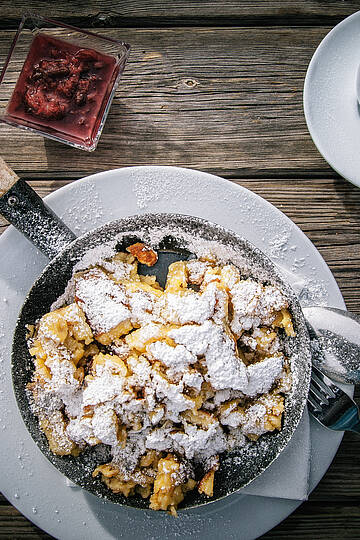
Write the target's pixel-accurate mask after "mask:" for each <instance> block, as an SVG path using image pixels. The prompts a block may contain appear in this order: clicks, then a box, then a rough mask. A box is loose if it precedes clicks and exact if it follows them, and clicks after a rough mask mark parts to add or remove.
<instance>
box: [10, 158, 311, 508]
mask: <svg viewBox="0 0 360 540" xmlns="http://www.w3.org/2000/svg"><path fill="white" fill-rule="evenodd" d="M4 177H5V180H6V181H7V184H6V186H5V181H4ZM14 182H15V183H14ZM12 184H13V185H12ZM1 188H3V193H2V192H1ZM1 195H2V196H1ZM0 213H1V214H2V215H4V216H5V217H6V218H7V219H8V220H9V221H11V222H12V223H13V224H14V225H15V226H16V227H17V228H19V229H20V230H21V232H23V233H24V234H25V235H26V236H27V237H28V238H30V240H31V241H32V242H33V243H34V244H35V245H36V246H37V247H38V248H39V249H40V250H41V251H42V252H44V253H45V254H46V255H47V256H48V257H49V258H50V259H51V261H50V263H49V264H48V265H47V266H46V268H45V269H44V271H43V272H42V273H41V275H40V276H39V278H38V279H37V281H36V282H35V283H34V285H33V287H32V288H31V290H30V292H29V293H28V295H27V297H26V299H25V302H24V305H23V307H22V309H21V312H20V315H19V318H18V321H17V324H16V328H15V333H14V341H13V350H12V375H13V387H14V392H15V396H16V400H17V403H18V407H19V410H20V412H21V414H22V417H23V420H24V422H25V425H26V427H27V429H28V431H29V432H30V434H31V436H32V438H33V439H34V441H35V443H36V444H37V445H38V447H39V448H40V450H41V451H42V453H43V454H44V455H45V456H46V457H47V458H48V460H49V461H50V462H51V463H52V464H53V465H54V466H55V467H56V468H57V469H58V470H59V471H60V472H62V473H63V474H64V475H66V476H67V477H68V478H69V479H70V480H72V481H73V482H75V483H76V484H77V485H79V486H81V487H82V488H85V489H86V490H87V491H89V492H90V493H92V494H94V495H97V496H99V497H102V498H104V499H107V500H109V501H112V502H115V503H118V504H123V505H127V506H133V507H136V508H148V504H149V503H148V500H146V499H145V500H144V499H142V498H141V497H140V496H134V497H129V498H125V497H124V496H122V495H121V494H114V493H112V492H111V491H110V490H109V489H108V488H107V487H106V486H105V485H104V484H103V483H102V482H101V481H100V480H99V479H97V478H95V479H94V478H92V476H91V472H92V470H93V469H94V468H95V466H96V465H98V464H100V463H105V462H107V461H109V458H110V456H109V454H108V451H107V447H106V446H105V445H98V446H95V447H94V448H90V449H89V450H86V451H85V452H83V454H81V455H80V456H79V457H77V458H74V457H72V456H65V457H59V456H56V455H54V454H52V452H51V451H50V450H49V447H48V443H47V440H46V437H45V435H44V434H43V433H42V432H41V431H40V429H39V426H38V421H37V418H36V417H35V416H34V415H33V413H32V412H31V410H30V407H29V402H28V399H27V396H26V392H25V389H26V385H27V383H28V382H29V381H30V380H31V376H32V373H33V369H34V368H33V363H32V360H31V357H30V355H29V352H28V348H27V345H26V325H27V324H33V323H35V321H36V320H37V319H38V318H40V317H41V316H42V315H43V314H44V313H46V312H48V311H49V310H50V307H51V305H52V303H53V302H54V301H55V300H56V299H57V298H58V297H59V296H60V295H61V294H62V293H63V292H64V289H65V286H66V284H67V282H68V280H69V279H70V278H71V275H72V269H73V267H74V265H75V264H76V263H77V262H78V261H80V260H81V259H82V257H83V256H84V254H86V253H87V252H88V250H89V249H91V248H94V247H96V246H99V245H104V244H106V243H108V242H110V243H113V244H116V245H117V249H119V250H121V251H122V250H123V249H124V248H125V247H126V246H127V245H130V244H132V243H133V242H134V241H135V240H137V241H144V242H146V243H147V244H150V245H152V247H153V248H155V249H157V250H159V251H158V253H159V261H158V263H157V264H156V265H155V266H153V267H152V268H150V269H148V270H147V271H148V273H151V274H154V273H155V274H156V275H157V276H158V279H159V281H160V283H161V282H163V281H164V276H165V275H166V271H167V267H168V265H169V264H170V263H171V262H173V261H175V260H185V259H189V258H192V257H193V253H192V251H193V250H194V243H193V241H194V242H195V244H196V242H197V241H198V240H199V239H201V240H202V241H207V242H215V243H216V245H218V246H220V247H222V248H225V250H226V253H227V254H228V257H229V261H231V262H233V263H234V264H236V266H238V267H239V268H240V270H242V272H243V273H244V275H250V276H253V277H255V278H260V279H262V281H265V282H267V283H272V284H275V285H277V286H279V287H280V288H281V290H282V291H283V292H284V293H285V295H286V296H287V298H288V299H289V303H290V311H291V314H292V317H293V321H294V327H295V331H296V338H295V339H294V338H293V339H286V338H285V347H286V349H287V352H288V354H289V355H290V357H291V369H292V373H293V375H294V377H293V386H292V390H291V393H290V394H289V395H288V396H287V397H286V400H285V401H286V405H285V413H284V418H283V428H282V430H281V431H280V432H274V433H268V434H265V435H263V436H262V437H261V438H260V439H259V440H258V441H257V442H256V443H251V442H249V443H248V444H247V445H246V446H244V447H242V448H240V449H238V450H236V451H234V452H232V453H231V454H229V453H225V454H224V455H222V456H221V465H220V469H219V471H218V472H217V473H216V477H215V478H216V481H215V490H214V496H213V497H212V498H211V499H208V498H206V497H205V496H202V495H199V494H198V493H197V491H196V490H194V491H193V492H190V493H189V494H187V496H186V498H185V500H184V502H183V503H182V505H181V507H182V508H191V507H196V506H200V505H203V504H206V503H208V502H212V501H215V500H218V499H221V498H222V497H225V496H226V495H229V494H231V493H233V492H235V491H237V490H239V489H241V488H242V487H244V486H246V485H247V484H248V483H249V482H251V481H252V480H254V479H255V478H256V477H257V476H259V475H260V474H261V473H262V472H263V471H264V470H265V469H266V468H267V467H268V466H269V465H270V464H271V463H272V462H273V461H274V460H275V459H276V458H277V457H278V456H279V455H280V453H281V452H282V451H283V449H284V448H285V447H286V445H287V444H288V442H289V441H290V439H291V437H292V435H293V433H294V431H295V429H296V427H297V425H298V423H299V421H300V419H301V416H302V414H303V411H304V407H305V404H306V401H307V394H308V387H309V381H310V375H311V350H310V338H309V334H308V330H307V326H306V322H305V319H304V316H303V313H302V310H301V307H300V304H299V302H298V300H297V298H296V296H295V294H294V292H293V291H292V289H291V288H290V287H289V286H288V285H287V284H286V283H284V282H283V280H282V278H281V276H280V274H279V272H278V270H277V269H276V267H275V266H274V265H273V264H272V262H271V261H270V260H269V259H268V258H267V257H266V256H265V255H264V254H263V253H262V252H261V251H260V250H258V249H257V248H255V247H254V246H253V245H251V244H250V243H249V242H248V241H246V240H244V239H243V238H241V237H240V236H238V235H237V234H235V233H234V232H232V231H229V230H226V229H224V228H223V227H220V226H219V225H216V224H214V223H210V222H208V221H205V220H203V219H200V218H197V217H191V216H184V215H176V214H145V215H137V216H131V217H127V218H123V219H119V220H117V221H113V222H110V223H108V224H106V225H104V226H102V227H99V228H97V229H95V230H93V231H91V232H89V233H87V234H85V235H83V236H81V237H79V238H75V235H74V234H73V233H72V232H71V231H70V230H69V229H68V228H67V227H66V226H65V225H64V224H63V223H62V222H61V221H60V219H59V218H57V216H55V214H53V212H52V211H51V210H50V209H48V208H47V207H46V206H45V205H44V203H43V202H42V201H41V199H40V198H39V197H38V196H37V195H36V194H35V192H33V190H32V189H31V188H30V187H29V186H28V185H27V184H26V183H25V182H23V181H22V180H18V178H17V177H16V175H15V173H13V172H12V171H10V170H9V169H5V173H4V174H3V175H2V179H1V176H0ZM164 231H165V234H164ZM154 238H156V239H157V240H156V241H154ZM223 251H224V249H223ZM144 270H145V269H144V268H142V267H141V265H140V272H141V271H144Z"/></svg>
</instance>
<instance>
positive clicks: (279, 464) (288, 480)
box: [239, 409, 311, 501]
mask: <svg viewBox="0 0 360 540" xmlns="http://www.w3.org/2000/svg"><path fill="white" fill-rule="evenodd" d="M310 452H311V440H310V423H309V413H308V411H307V409H306V410H305V411H304V414H303V417H302V419H301V421H300V423H299V425H298V427H297V429H296V431H295V433H294V435H293V437H292V439H291V441H290V442H289V444H288V446H287V447H286V448H285V450H283V452H282V453H281V454H280V456H279V457H278V458H277V459H276V460H275V461H274V463H272V465H270V467H269V468H268V469H266V471H264V472H263V473H262V475H261V476H259V477H258V478H256V479H255V480H253V481H252V482H251V483H250V484H249V485H248V486H247V487H245V488H244V489H242V490H241V491H240V492H239V493H241V494H244V495H257V496H261V497H278V498H281V499H295V500H299V501H304V500H306V499H307V497H308V492H309V475H310Z"/></svg>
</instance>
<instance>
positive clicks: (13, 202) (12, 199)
mask: <svg viewBox="0 0 360 540" xmlns="http://www.w3.org/2000/svg"><path fill="white" fill-rule="evenodd" d="M18 202H19V199H18V198H17V197H15V195H10V197H9V198H8V200H7V203H8V205H9V206H16V205H17V203H18Z"/></svg>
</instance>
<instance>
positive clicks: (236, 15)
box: [0, 0, 359, 28]
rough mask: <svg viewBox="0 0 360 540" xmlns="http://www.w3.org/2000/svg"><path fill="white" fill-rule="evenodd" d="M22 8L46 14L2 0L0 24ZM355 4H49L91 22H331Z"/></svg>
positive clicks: (62, 14) (58, 12) (42, 7)
mask: <svg viewBox="0 0 360 540" xmlns="http://www.w3.org/2000/svg"><path fill="white" fill-rule="evenodd" d="M25 9H30V10H33V11H36V12H37V13H39V14H41V15H43V16H49V15H50V13H49V2H47V1H46V0H45V1H44V0H40V1H35V0H29V1H27V2H25V1H24V0H13V1H12V2H3V5H2V6H1V11H2V17H1V22H0V26H1V27H3V28H6V27H10V26H15V25H16V24H17V21H18V19H19V18H20V17H21V14H22V12H23V11H24V10H25ZM358 9H359V2H358V1H356V0H347V1H346V2H343V1H342V2H339V1H334V0H332V1H328V2H326V3H324V2H323V1H321V0H309V1H307V2H296V1H294V0H285V1H281V0H275V1H271V0H263V1H261V0H256V1H252V0H247V1H243V0H242V1H241V2H239V1H236V0H222V1H221V2H220V1H217V2H214V1H201V2H199V1H198V0H172V1H170V0H169V1H167V0H165V1H159V0H154V1H152V2H151V3H149V2H144V1H143V0H132V1H131V2H128V1H126V0H118V1H117V2H114V1H113V0H91V1H90V2H86V3H84V2H82V1H81V0H73V1H72V2H71V3H70V4H69V3H66V2H64V3H60V2H58V3H55V4H52V6H51V16H52V17H54V18H58V19H59V20H62V21H64V22H68V23H72V24H79V25H93V26H95V27H97V26H104V25H107V26H117V27H119V26H137V27H139V26H144V27H149V26H179V25H182V26H184V25H188V26H195V25H196V26H209V25H216V26H219V25H231V26H244V25H255V24H258V25H259V24H267V25H276V24H278V25H286V26H287V25H294V24H296V25H304V24H308V25H309V24H336V23H337V22H338V21H340V20H341V19H343V18H344V17H347V16H348V15H350V14H352V13H354V12H355V11H357V10H358Z"/></svg>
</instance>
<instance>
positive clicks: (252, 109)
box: [0, 28, 335, 178]
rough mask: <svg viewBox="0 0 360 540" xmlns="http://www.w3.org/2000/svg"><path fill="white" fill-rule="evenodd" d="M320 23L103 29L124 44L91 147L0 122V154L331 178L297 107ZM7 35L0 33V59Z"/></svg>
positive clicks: (23, 164)
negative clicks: (124, 58)
mask: <svg viewBox="0 0 360 540" xmlns="http://www.w3.org/2000/svg"><path fill="white" fill-rule="evenodd" d="M328 30H329V28H301V29H300V28H251V29H250V28H245V29H244V28H238V29H236V28H231V29H230V28H228V29H224V28H216V29H208V28H197V29H167V30H154V29H149V30H138V29H122V30H119V29H117V30H103V32H104V33H105V34H106V35H111V36H117V37H119V38H122V39H124V40H126V41H128V42H130V43H131V44H132V46H133V48H132V52H131V56H130V60H129V63H128V66H127V68H126V70H125V73H124V76H123V79H122V81H121V84H120V86H119V89H118V91H117V94H116V97H115V100H114V102H113V105H112V108H111V110H110V115H109V117H108V120H107V123H106V125H105V129H104V133H103V135H102V138H101V141H100V144H99V146H98V149H97V150H96V151H95V152H94V153H86V152H83V151H79V150H75V149H72V148H70V147H67V146H65V145H62V144H60V143H56V142H53V141H49V140H45V139H43V138H42V137H39V136H36V135H34V134H31V133H26V132H24V131H20V130H17V129H16V128H12V127H10V126H6V125H1V126H0V145H1V148H2V153H3V157H4V158H5V159H6V160H7V161H8V163H9V164H10V165H11V166H12V167H13V168H14V169H15V171H16V172H18V173H20V174H31V175H32V176H33V177H34V176H36V175H41V174H44V173H46V174H47V175H51V176H53V177H54V178H55V177H60V178H64V177H68V178H75V177H77V176H78V175H85V174H89V173H91V172H96V171H100V170H104V169H108V168H115V167H121V166H128V165H144V164H149V165H151V164H168V165H178V166H186V167H193V168H197V169H201V170H206V171H209V172H213V173H219V174H222V175H225V176H228V177H235V178H236V177H252V176H257V177H261V176H269V175H277V176H280V175H283V176H287V175H292V176H293V177H294V176H297V177H299V176H307V177H311V178H312V177H313V176H314V175H315V176H319V175H320V176H325V175H326V176H327V177H329V176H333V177H335V173H334V172H333V171H332V169H331V168H330V167H329V166H328V165H327V164H326V162H325V161H324V160H323V158H322V157H321V156H320V154H319V153H318V152H317V150H316V148H315V146H314V144H313V142H312V140H311V138H310V135H309V133H308V131H307V127H306V124H305V120H304V115H303V109H302V88H303V83H304V77H305V73H306V69H307V66H308V63H309V61H310V58H311V56H312V54H313V52H314V50H315V48H316V46H317V45H318V44H319V42H320V41H321V39H322V38H323V37H324V36H325V34H326V33H327V32H328ZM10 34H11V33H9V32H5V31H4V32H2V33H1V35H0V52H1V55H0V56H1V57H2V58H4V55H5V53H6V50H7V44H8V42H9V38H10ZM260 66H261V69H260ZM14 76H15V75H14Z"/></svg>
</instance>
